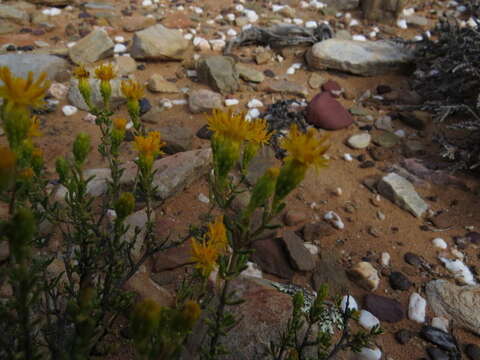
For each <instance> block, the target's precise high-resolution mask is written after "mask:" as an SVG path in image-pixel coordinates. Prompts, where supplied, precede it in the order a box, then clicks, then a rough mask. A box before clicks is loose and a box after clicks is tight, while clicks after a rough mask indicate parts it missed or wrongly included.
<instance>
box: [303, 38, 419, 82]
mask: <svg viewBox="0 0 480 360" xmlns="http://www.w3.org/2000/svg"><path fill="white" fill-rule="evenodd" d="M306 58H307V62H308V64H309V66H310V67H312V68H314V69H318V70H324V69H334V70H340V71H346V72H349V73H352V74H356V75H362V76H374V75H381V74H384V73H388V72H392V71H399V70H402V69H403V68H404V67H405V66H406V65H408V64H409V63H410V62H412V61H413V53H412V51H411V50H409V49H407V48H402V47H400V46H398V45H395V44H393V43H390V42H386V41H355V40H340V39H329V40H325V41H321V42H319V43H316V44H315V45H313V47H312V48H311V49H310V50H309V51H308V52H307V56H306Z"/></svg>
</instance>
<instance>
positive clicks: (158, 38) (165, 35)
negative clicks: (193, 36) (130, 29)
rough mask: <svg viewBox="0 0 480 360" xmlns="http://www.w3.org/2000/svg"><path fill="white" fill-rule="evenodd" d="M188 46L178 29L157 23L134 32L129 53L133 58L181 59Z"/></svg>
mask: <svg viewBox="0 0 480 360" xmlns="http://www.w3.org/2000/svg"><path fill="white" fill-rule="evenodd" d="M189 46H190V42H189V41H187V40H185V39H184V38H183V35H182V33H181V32H180V31H178V30H173V29H168V28H166V27H165V26H163V25H161V24H157V25H154V26H150V27H148V28H146V29H144V30H141V31H137V32H136V33H135V35H134V36H133V40H132V48H131V51H130V53H131V55H132V57H133V58H134V59H143V60H183V59H184V57H185V52H186V50H187V49H188V47H189Z"/></svg>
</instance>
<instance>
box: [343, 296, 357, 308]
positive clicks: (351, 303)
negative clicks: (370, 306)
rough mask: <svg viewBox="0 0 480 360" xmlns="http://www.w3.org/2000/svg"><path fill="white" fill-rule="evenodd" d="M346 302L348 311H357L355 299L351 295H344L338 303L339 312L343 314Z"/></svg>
mask: <svg viewBox="0 0 480 360" xmlns="http://www.w3.org/2000/svg"><path fill="white" fill-rule="evenodd" d="M347 300H348V309H349V310H358V304H357V301H356V300H355V298H354V297H353V296H351V295H345V296H344V297H343V298H342V301H341V302H340V310H341V311H343V312H345V310H346V309H347Z"/></svg>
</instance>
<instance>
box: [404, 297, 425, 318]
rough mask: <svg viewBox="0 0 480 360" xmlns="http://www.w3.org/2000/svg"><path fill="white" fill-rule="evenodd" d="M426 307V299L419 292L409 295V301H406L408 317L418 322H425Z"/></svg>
mask: <svg viewBox="0 0 480 360" xmlns="http://www.w3.org/2000/svg"><path fill="white" fill-rule="evenodd" d="M426 309H427V301H426V300H425V299H424V298H423V297H421V296H420V294H418V293H416V292H414V293H413V294H412V295H410V301H409V303H408V318H409V319H410V320H413V321H416V322H418V323H421V324H422V323H424V322H425V312H426Z"/></svg>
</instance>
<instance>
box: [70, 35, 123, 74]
mask: <svg viewBox="0 0 480 360" xmlns="http://www.w3.org/2000/svg"><path fill="white" fill-rule="evenodd" d="M114 46H115V44H114V43H113V41H112V39H110V37H109V36H108V34H107V33H106V32H105V31H104V30H101V29H98V30H94V31H92V32H91V33H90V34H88V35H87V36H85V37H84V38H82V39H80V40H79V41H78V42H77V43H76V44H75V45H74V46H72V47H71V48H70V49H69V51H68V54H69V56H70V59H71V60H72V61H73V62H74V63H75V64H77V65H84V64H91V63H94V62H96V61H98V60H101V59H105V58H108V57H110V56H112V55H113V47H114Z"/></svg>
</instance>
